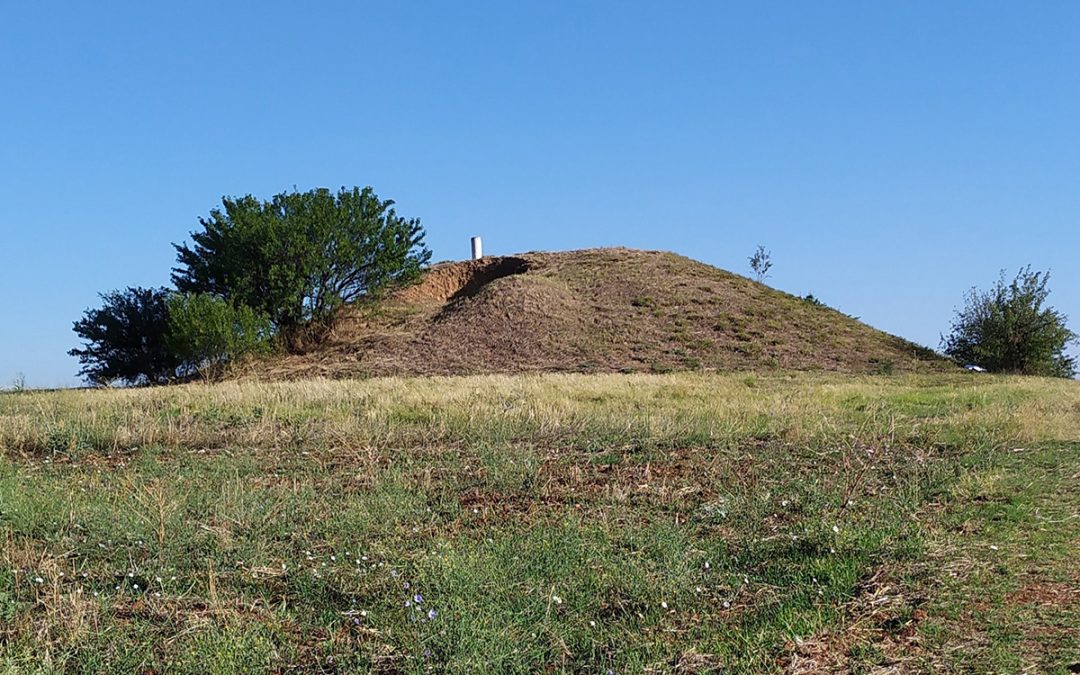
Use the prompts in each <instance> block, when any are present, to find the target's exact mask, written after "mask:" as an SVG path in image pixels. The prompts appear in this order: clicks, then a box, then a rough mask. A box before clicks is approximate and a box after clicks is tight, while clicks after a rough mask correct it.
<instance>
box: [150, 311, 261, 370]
mask: <svg viewBox="0 0 1080 675" xmlns="http://www.w3.org/2000/svg"><path fill="white" fill-rule="evenodd" d="M167 304H168V313H169V331H168V334H167V336H166V343H167V345H168V348H169V351H170V352H171V353H172V354H174V355H175V356H176V357H177V358H178V359H180V361H181V362H182V364H183V368H184V370H185V372H186V373H187V374H194V373H196V372H202V373H204V374H215V373H216V372H217V371H219V370H220V369H221V368H222V367H223V366H224V365H225V364H226V363H228V362H230V361H235V360H236V359H239V358H240V357H243V356H247V355H250V354H266V353H269V352H270V351H271V348H272V344H273V343H272V339H273V338H272V335H273V332H272V329H271V324H270V319H269V318H268V317H267V316H266V315H265V314H262V313H260V312H258V311H256V310H254V309H252V308H250V307H245V306H243V305H240V306H236V305H233V304H231V303H229V302H228V301H226V300H224V299H222V298H219V297H217V296H213V295H209V294H206V293H174V294H172V295H171V296H169V299H168V303H167Z"/></svg>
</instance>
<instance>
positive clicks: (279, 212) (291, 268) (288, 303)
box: [172, 187, 431, 337]
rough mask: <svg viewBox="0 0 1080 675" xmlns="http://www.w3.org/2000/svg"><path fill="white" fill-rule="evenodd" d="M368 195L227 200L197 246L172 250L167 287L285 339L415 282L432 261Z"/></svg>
mask: <svg viewBox="0 0 1080 675" xmlns="http://www.w3.org/2000/svg"><path fill="white" fill-rule="evenodd" d="M393 205H394V202H393V201H392V200H388V199H387V200H383V199H379V197H378V196H377V195H376V194H375V192H374V191H373V190H372V189H371V188H370V187H365V188H362V189H361V188H348V189H347V188H342V189H341V190H339V191H338V192H336V193H335V192H332V191H330V190H326V189H316V190H310V191H308V192H296V191H293V192H287V193H282V194H279V195H276V196H274V197H273V198H272V199H270V200H269V201H260V200H258V199H256V198H255V197H252V196H250V195H249V196H246V197H240V198H228V197H226V198H223V199H222V208H220V209H214V210H213V211H211V212H210V216H209V217H208V218H200V219H199V224H200V225H201V226H202V230H201V231H197V232H193V233H192V234H191V239H192V242H193V245H191V246H189V245H188V244H174V246H175V247H176V251H177V262H178V263H179V266H178V267H176V268H174V270H173V277H172V278H173V283H174V284H175V285H176V288H177V290H179V291H181V292H186V293H209V294H211V295H216V296H219V297H221V298H224V299H225V300H227V301H228V302H230V303H231V304H233V305H234V306H247V307H251V308H253V309H255V310H258V311H259V312H262V313H264V314H265V315H267V316H268V317H269V318H270V319H271V321H272V322H273V323H274V326H275V327H276V328H277V329H278V330H279V331H280V332H282V333H284V334H285V336H286V337H288V334H289V333H290V332H293V331H295V330H296V329H297V328H299V327H301V326H304V325H305V324H310V323H315V324H325V323H326V322H327V321H328V320H329V319H330V318H331V316H332V315H333V313H334V311H335V310H336V309H337V308H338V307H340V306H341V305H342V304H343V303H347V302H351V301H353V300H356V299H357V298H359V297H361V296H363V295H365V294H369V293H372V292H375V291H377V290H379V289H381V288H383V287H384V286H386V285H387V284H390V283H393V282H397V281H404V280H408V279H410V278H413V277H415V276H416V275H418V274H419V272H420V270H421V269H422V268H423V266H424V265H425V264H427V262H428V260H429V259H430V257H431V252H430V251H429V250H428V249H427V248H426V247H425V245H424V230H423V228H422V227H421V225H420V221H419V220H418V219H415V218H404V217H402V216H399V215H398V214H397V212H396V211H395V210H394V208H393Z"/></svg>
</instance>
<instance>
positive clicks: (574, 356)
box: [241, 248, 946, 379]
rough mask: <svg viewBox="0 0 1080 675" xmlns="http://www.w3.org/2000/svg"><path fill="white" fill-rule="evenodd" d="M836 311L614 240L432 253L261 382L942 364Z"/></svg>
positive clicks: (254, 373) (272, 366)
mask: <svg viewBox="0 0 1080 675" xmlns="http://www.w3.org/2000/svg"><path fill="white" fill-rule="evenodd" d="M945 367H946V366H945V364H944V362H943V361H942V360H941V359H939V358H938V357H937V356H935V355H934V354H933V353H932V352H930V351H929V350H927V349H924V348H921V347H919V346H917V345H914V344H912V343H910V342H907V341H905V340H902V339H900V338H897V337H895V336H892V335H888V334H886V333H882V332H880V331H877V330H875V329H873V328H871V327H870V326H867V325H866V324H863V323H861V322H859V321H858V320H857V319H855V318H852V317H849V316H847V315H845V314H842V313H840V312H838V311H836V310H834V309H831V308H828V307H825V306H822V305H818V304H814V303H810V302H807V301H805V300H803V299H801V298H798V297H795V296H792V295H789V294H787V293H783V292H781V291H778V290H775V289H773V288H770V287H768V286H765V285H763V284H759V283H756V282H754V281H751V280H749V279H746V278H744V277H741V276H738V275H735V274H731V273H729V272H725V271H724V270H720V269H717V268H715V267H711V266H709V265H706V264H704V263H700V262H697V261H694V260H691V259H689V258H685V257H682V256H679V255H675V254H672V253H663V252H655V251H637V250H631V249H624V248H610V249H589V250H583V251H569V252H565V253H526V254H520V255H515V256H507V257H490V258H484V259H481V260H472V261H466V262H455V263H441V264H438V265H435V266H433V267H432V268H431V269H429V270H428V271H427V272H426V273H425V275H424V277H423V278H422V279H421V280H420V281H419V282H418V283H417V284H415V285H413V286H410V287H407V288H403V289H399V290H397V291H395V292H392V293H390V294H388V295H386V296H385V297H382V298H379V299H372V300H367V301H364V302H361V303H357V304H355V305H352V306H349V307H346V308H344V309H343V310H342V311H341V312H340V314H339V316H338V318H337V320H336V321H335V323H334V325H333V326H332V328H331V329H330V330H329V331H328V333H327V335H326V337H325V339H324V340H323V342H322V343H321V344H319V345H318V346H316V347H314V348H312V349H309V350H307V351H306V352H305V353H303V354H292V355H289V356H286V357H283V358H276V359H273V360H270V361H268V362H265V363H262V364H259V365H255V366H248V367H247V368H246V369H245V372H243V373H242V374H241V375H243V376H251V377H260V378H261V377H270V378H288V379H293V378H305V377H312V376H323V377H355V376H371V375H399V374H400V375H447V374H480V373H495V372H509V373H520V372H545V371H546V372H632V371H638V372H666V371H671V370H758V369H785V370H824V371H838V372H854V373H873V372H894V371H896V372H899V371H924V370H934V369H942V368H945Z"/></svg>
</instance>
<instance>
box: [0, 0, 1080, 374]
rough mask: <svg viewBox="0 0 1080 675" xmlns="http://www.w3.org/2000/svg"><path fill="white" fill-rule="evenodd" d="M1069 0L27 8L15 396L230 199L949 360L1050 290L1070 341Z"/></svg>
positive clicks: (4, 70) (12, 325)
mask: <svg viewBox="0 0 1080 675" xmlns="http://www.w3.org/2000/svg"><path fill="white" fill-rule="evenodd" d="M1078 35H1080V3H1077V2H1071V1H1070V2H1049V1H1047V2H1038V3H1027V2H1013V3H998V2H987V1H985V0H980V1H978V2H940V1H937V0H935V1H933V2H893V3H882V2H865V1H860V2H827V3H809V2H801V1H798V2H795V1H793V2H744V3H734V2H717V1H714V0H710V1H707V2H683V1H680V2H662V1H659V0H658V1H655V2H583V1H580V0H573V1H567V2H558V1H553V0H542V1H537V2H519V1H514V2H506V1H499V2H476V1H473V0H468V1H465V2H462V1H461V0H456V1H452V2H451V1H446V2H439V1H431V2H427V1H425V2H419V1H416V2H381V3H364V2H305V3H298V2H268V1H264V2H246V3H244V2H185V3H157V2H107V1H104V2H94V3H88V2H74V1H72V2H68V3H63V2H50V1H48V0H43V1H41V2H11V3H5V5H4V7H3V9H0V235H2V237H0V386H3V385H8V384H10V382H11V380H12V379H13V378H14V377H15V376H16V374H17V373H20V372H21V373H24V374H25V377H26V379H27V381H28V383H29V384H31V385H33V386H65V385H72V384H76V383H77V382H78V380H77V378H76V376H75V373H76V371H77V365H76V363H75V361H74V359H72V358H70V357H68V356H67V355H66V351H67V350H68V349H70V348H71V347H73V346H75V345H76V344H77V340H76V337H75V335H74V334H73V333H72V332H71V322H72V321H74V320H75V319H77V318H78V317H79V316H80V315H81V313H82V311H83V310H84V309H85V308H86V307H88V306H91V305H95V304H96V303H97V297H96V294H97V293H98V292H101V291H106V290H109V289H113V288H118V287H123V286H127V285H160V284H166V283H167V282H168V278H169V269H170V267H171V266H172V263H173V261H174V252H173V249H172V247H171V246H170V242H174V241H180V240H182V239H184V238H185V237H186V236H187V233H188V232H189V231H190V230H192V229H194V228H195V227H196V226H197V218H198V217H199V216H200V215H205V214H206V213H207V212H208V211H209V210H210V209H211V208H213V207H214V206H215V205H217V204H218V203H219V200H220V198H221V196H222V195H241V194H247V193H251V194H254V195H257V196H260V197H269V196H271V195H272V194H274V193H276V192H280V191H283V190H287V189H291V188H293V187H294V186H295V187H297V188H299V189H301V190H304V189H308V188H311V187H316V186H326V187H333V188H336V187H340V186H343V185H346V186H352V185H372V186H373V187H374V188H375V189H376V191H377V192H378V193H379V195H380V196H382V197H389V198H393V199H395V200H397V202H398V210H399V212H400V213H402V214H404V215H407V216H417V217H420V218H421V219H422V221H423V223H424V224H425V226H426V227H427V231H428V242H429V244H430V246H431V248H432V249H433V251H434V258H435V259H436V260H441V259H451V258H464V257H467V255H468V251H469V248H468V237H469V236H470V235H473V234H482V235H483V236H484V242H485V252H487V253H491V254H498V253H512V252H517V251H526V250H537V249H544V250H558V249H573V248H581V247H590V246H614V245H623V246H632V247H638V248H649V249H670V250H674V251H677V252H679V253H683V254H685V255H688V256H691V257H694V258H698V259H700V260H704V261H706V262H709V263H712V264H714V265H718V266H720V267H724V268H726V269H730V270H733V271H736V272H739V273H743V274H747V273H748V272H749V270H748V265H747V260H746V259H747V256H749V255H750V254H751V253H752V251H753V249H754V247H755V245H756V244H758V243H761V244H764V245H766V246H767V247H768V248H770V249H771V250H772V252H773V259H774V265H775V266H774V273H773V276H772V278H771V280H770V283H772V284H773V285H775V286H777V287H778V288H781V289H783V290H786V291H790V292H792V293H797V294H800V295H801V294H805V293H807V292H813V293H814V294H815V295H816V296H818V297H819V298H821V299H822V300H824V301H826V302H828V303H829V304H832V305H834V306H836V307H838V308H840V309H842V310H843V311H845V312H848V313H850V314H854V315H857V316H860V317H861V318H862V319H863V320H864V321H867V322H868V323H870V324H872V325H874V326H877V327H879V328H882V329H885V330H887V331H890V332H892V333H896V334H899V335H902V336H905V337H907V338H910V339H912V340H915V341H917V342H921V343H923V344H927V345H930V346H934V347H936V346H937V344H938V338H939V334H940V333H941V332H942V331H944V330H945V329H946V328H947V326H948V323H949V320H950V317H951V313H952V310H953V309H954V308H955V307H956V306H957V305H958V304H959V303H960V302H961V301H962V296H963V293H964V292H965V290H966V289H967V288H969V287H970V286H972V285H979V286H983V287H985V286H988V285H989V284H990V283H991V282H993V280H994V279H995V278H996V276H997V273H998V270H999V269H1001V268H1008V269H1009V270H1010V271H1014V270H1015V269H1016V268H1017V267H1019V266H1021V265H1025V264H1028V263H1030V264H1032V265H1033V266H1035V267H1036V268H1039V269H1051V270H1052V272H1053V277H1052V280H1051V288H1052V295H1051V300H1052V304H1054V305H1056V306H1057V307H1058V308H1059V309H1061V310H1063V311H1065V312H1066V313H1068V314H1070V316H1072V317H1074V319H1073V321H1072V327H1073V328H1074V329H1077V328H1080V267H1078V266H1077V265H1076V255H1077V252H1078V251H1080V39H1078V38H1077V36H1078Z"/></svg>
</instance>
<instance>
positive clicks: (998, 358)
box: [942, 266, 1077, 377]
mask: <svg viewBox="0 0 1080 675" xmlns="http://www.w3.org/2000/svg"><path fill="white" fill-rule="evenodd" d="M1049 281H1050V273H1049V272H1037V271H1036V272H1033V271H1032V270H1031V267H1030V266H1029V267H1025V268H1023V269H1021V270H1020V271H1019V273H1017V275H1016V278H1015V279H1013V280H1012V281H1006V279H1005V273H1004V272H1002V274H1001V277H1000V278H999V279H998V281H997V283H996V284H995V285H994V287H993V288H991V289H990V290H989V291H980V290H978V289H975V288H973V289H971V291H970V292H969V293H968V295H967V297H966V298H965V305H964V308H963V309H962V310H958V311H957V313H956V317H955V319H954V320H953V323H952V327H951V330H950V333H949V335H948V336H946V337H943V338H942V346H943V348H944V351H945V353H946V354H947V355H949V356H951V357H952V358H953V359H955V360H956V361H958V362H960V363H963V364H971V365H976V366H979V367H981V368H985V369H986V370H988V371H990V372H997V373H1020V374H1025V375H1047V376H1054V377H1073V376H1074V375H1075V374H1076V361H1075V359H1074V358H1073V357H1071V356H1069V355H1068V354H1067V353H1066V349H1067V348H1068V346H1069V344H1070V343H1072V342H1074V341H1075V340H1076V339H1077V336H1076V334H1075V333H1073V332H1072V331H1071V330H1069V329H1068V327H1067V326H1066V322H1067V317H1066V316H1065V315H1064V314H1062V313H1061V312H1058V311H1057V310H1055V309H1053V308H1052V307H1046V306H1044V305H1045V303H1046V299H1047V297H1048V296H1049V294H1050V290H1049V288H1048V283H1049Z"/></svg>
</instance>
